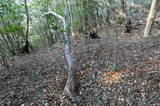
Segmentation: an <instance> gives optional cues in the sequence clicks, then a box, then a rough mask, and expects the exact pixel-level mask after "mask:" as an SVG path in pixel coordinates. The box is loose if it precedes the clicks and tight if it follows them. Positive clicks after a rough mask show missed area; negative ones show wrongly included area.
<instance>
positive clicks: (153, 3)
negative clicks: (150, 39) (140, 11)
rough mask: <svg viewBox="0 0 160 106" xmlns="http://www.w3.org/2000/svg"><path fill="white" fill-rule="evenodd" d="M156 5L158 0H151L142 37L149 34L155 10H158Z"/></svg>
mask: <svg viewBox="0 0 160 106" xmlns="http://www.w3.org/2000/svg"><path fill="white" fill-rule="evenodd" d="M158 6H159V0H153V1H152V5H151V9H150V13H149V16H148V20H147V24H146V28H145V30H144V37H147V36H148V35H150V34H151V31H152V25H153V21H154V19H155V16H156V12H157V10H158Z"/></svg>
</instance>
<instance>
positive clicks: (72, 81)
mask: <svg viewBox="0 0 160 106" xmlns="http://www.w3.org/2000/svg"><path fill="white" fill-rule="evenodd" d="M49 13H51V14H53V15H54V16H56V17H58V18H60V19H61V20H62V21H63V26H64V41H65V42H64V50H65V57H66V59H67V63H68V80H67V83H66V86H65V91H66V92H67V93H68V95H69V97H70V98H71V99H72V100H73V101H75V102H76V103H79V102H80V97H79V96H77V92H76V91H77V76H76V67H75V64H74V58H73V55H72V50H71V46H70V37H69V31H67V25H68V24H67V21H66V18H64V17H62V16H60V15H58V14H57V13H55V12H48V13H47V14H49Z"/></svg>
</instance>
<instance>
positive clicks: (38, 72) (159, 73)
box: [0, 36, 160, 106]
mask: <svg viewBox="0 0 160 106" xmlns="http://www.w3.org/2000/svg"><path fill="white" fill-rule="evenodd" d="M73 39H74V40H72V41H73V42H72V47H73V49H74V56H75V58H76V67H77V74H78V78H79V80H80V88H79V91H80V95H81V97H82V98H83V102H82V104H83V106H160V36H158V37H152V38H141V39H139V40H120V41H119V45H118V59H117V63H118V64H119V70H118V71H113V70H112V66H113V63H114V56H115V55H114V47H115V46H114V42H113V40H114V38H112V37H105V38H103V39H89V38H84V37H78V38H73ZM10 66H11V68H10V69H9V70H7V69H1V70H0V81H1V83H0V103H1V104H0V105H2V106H59V105H60V104H62V101H63V104H64V106H74V104H73V103H72V102H70V100H68V99H67V97H64V96H63V88H64V86H65V83H66V80H67V73H66V70H67V64H66V59H65V56H64V52H63V49H62V48H57V49H55V50H53V51H48V50H47V49H45V50H39V51H37V52H34V53H31V54H27V55H24V56H15V57H12V58H11V59H10Z"/></svg>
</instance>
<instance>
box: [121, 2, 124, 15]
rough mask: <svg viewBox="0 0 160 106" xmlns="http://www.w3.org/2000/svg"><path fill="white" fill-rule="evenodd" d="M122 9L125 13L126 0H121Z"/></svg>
mask: <svg viewBox="0 0 160 106" xmlns="http://www.w3.org/2000/svg"><path fill="white" fill-rule="evenodd" d="M121 9H122V12H123V13H125V2H124V0H121Z"/></svg>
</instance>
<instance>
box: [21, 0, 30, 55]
mask: <svg viewBox="0 0 160 106" xmlns="http://www.w3.org/2000/svg"><path fill="white" fill-rule="evenodd" d="M24 3H25V11H26V16H27V29H26V36H25V40H26V41H25V46H24V47H23V48H22V53H29V52H30V51H29V40H28V34H29V13H28V6H27V0H24Z"/></svg>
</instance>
